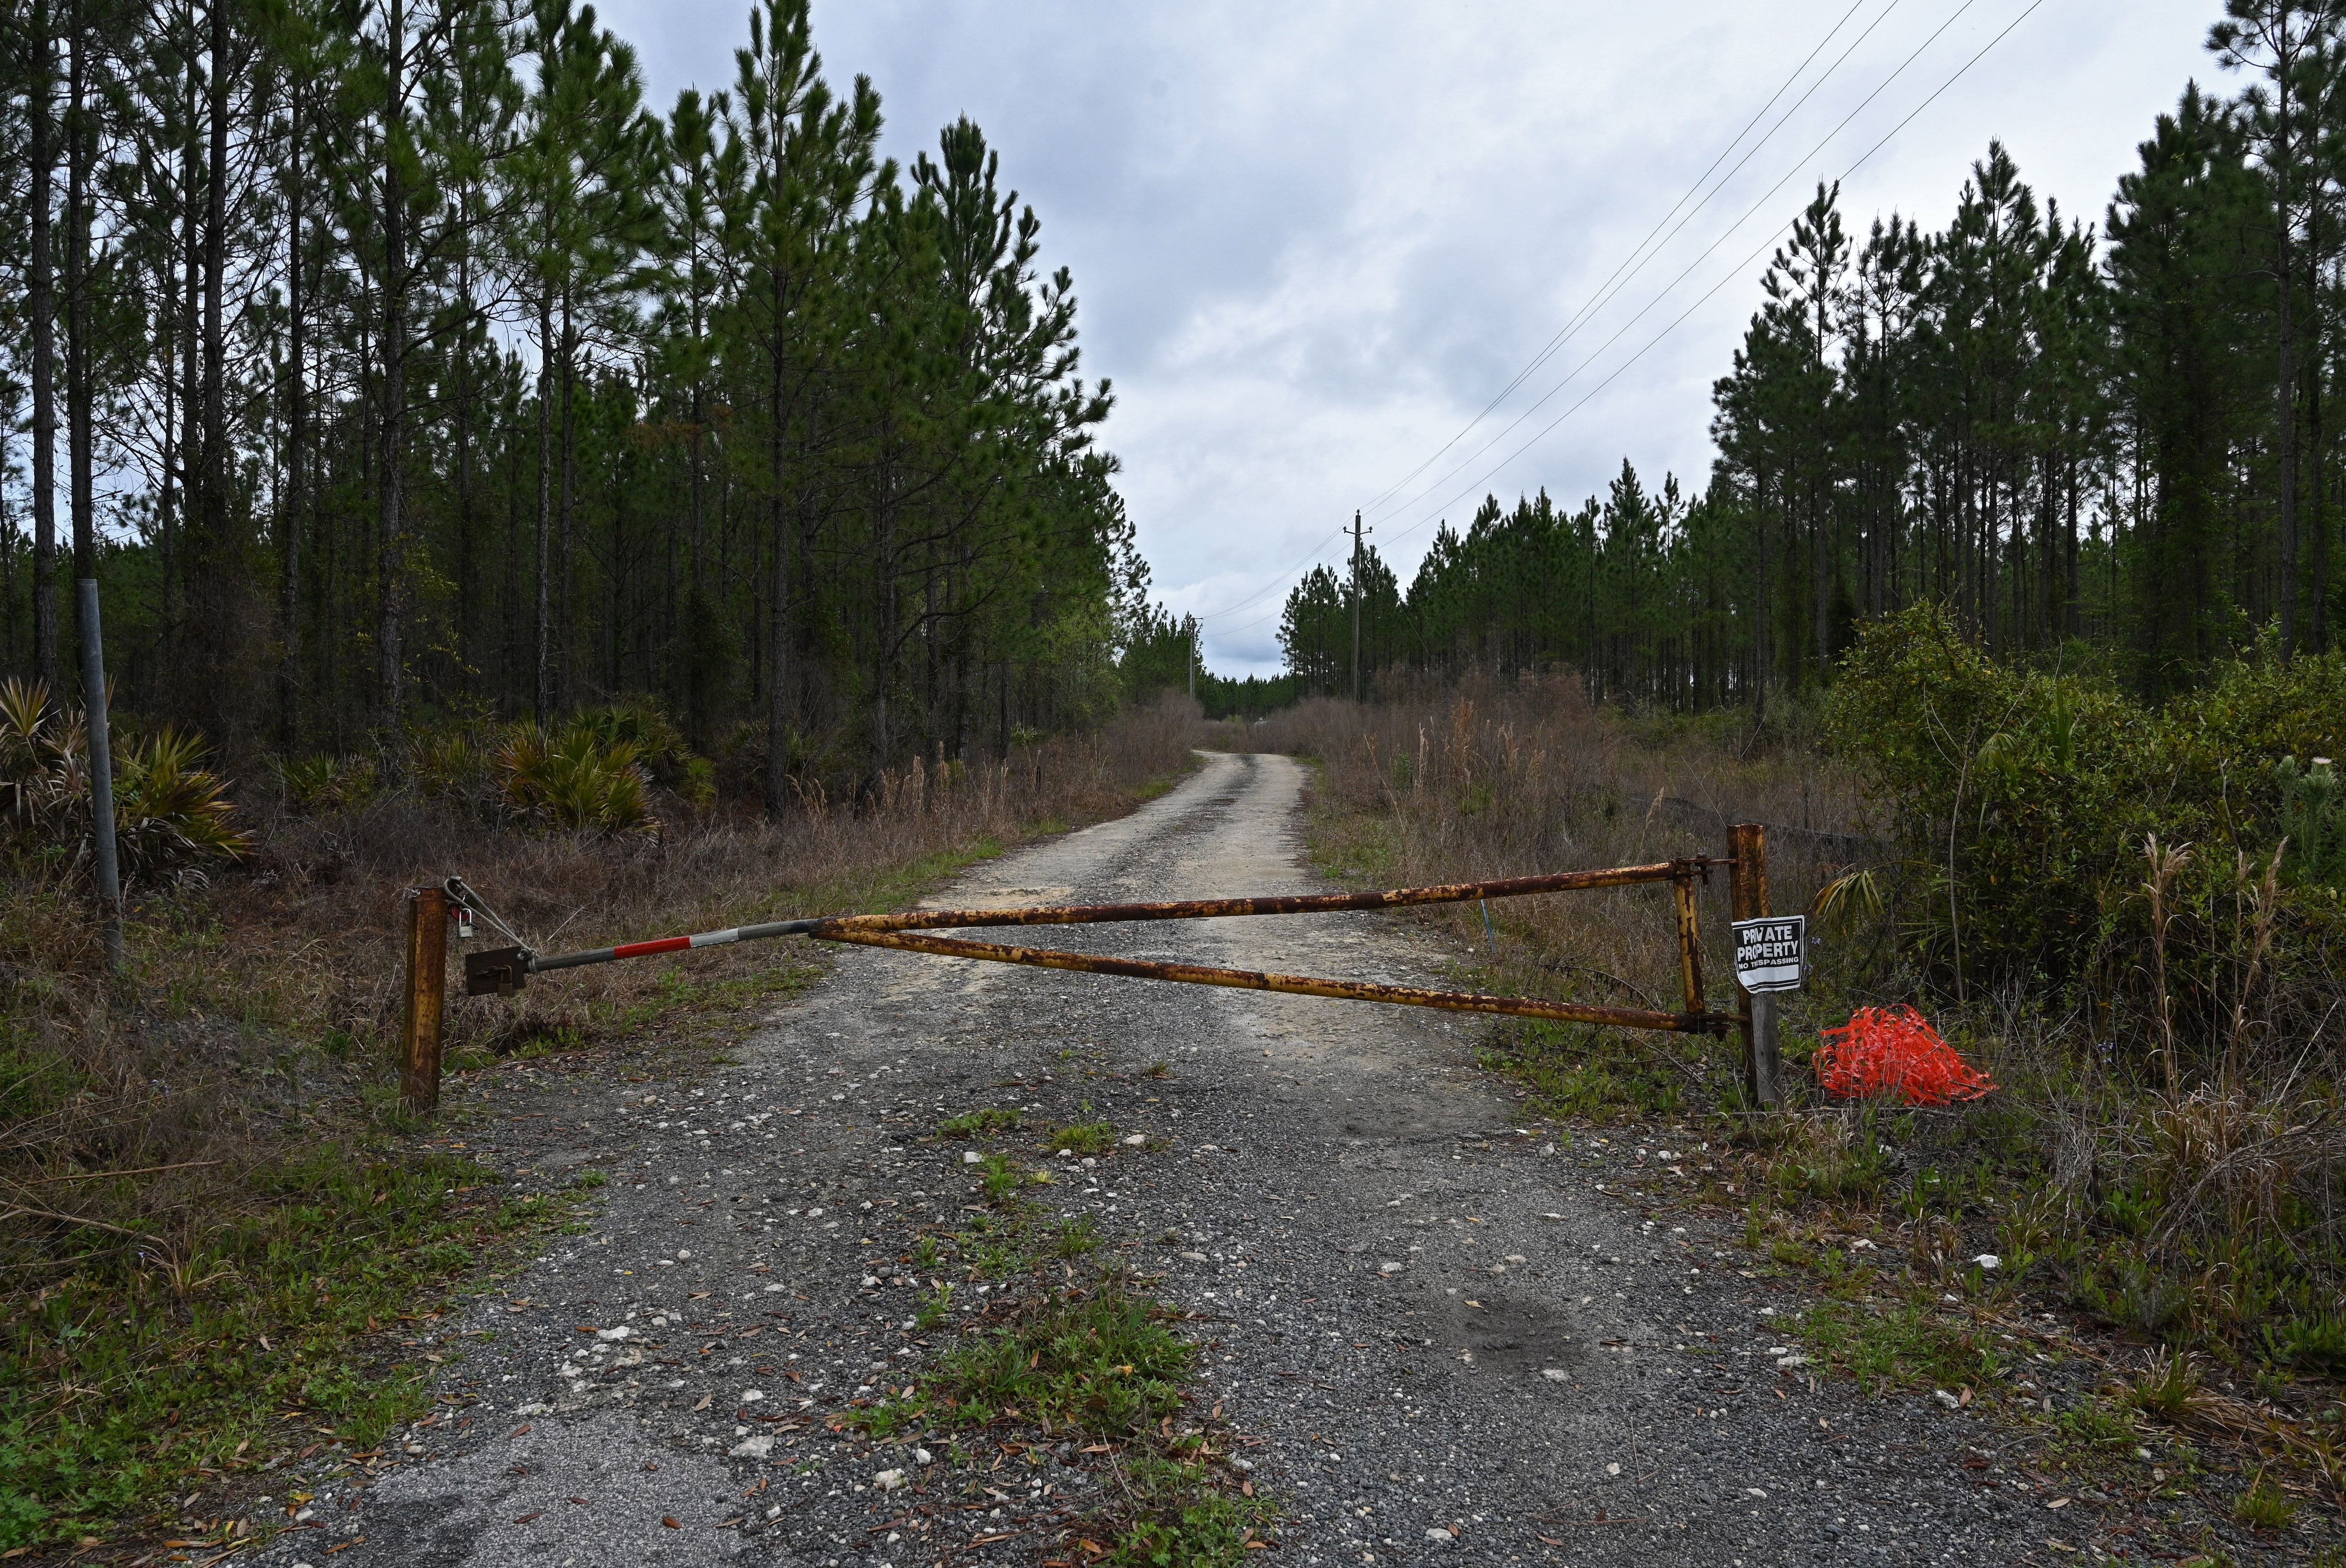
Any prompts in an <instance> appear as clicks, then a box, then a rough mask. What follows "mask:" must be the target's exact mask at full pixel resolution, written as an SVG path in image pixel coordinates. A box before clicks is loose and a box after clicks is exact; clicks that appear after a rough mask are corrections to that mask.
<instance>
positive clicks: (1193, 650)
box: [1183, 616, 1198, 701]
mask: <svg viewBox="0 0 2346 1568" xmlns="http://www.w3.org/2000/svg"><path fill="white" fill-rule="evenodd" d="M1183 618H1184V619H1185V620H1187V621H1188V623H1189V697H1190V698H1191V700H1192V701H1194V700H1196V698H1197V696H1198V617H1197V616H1184V617H1183Z"/></svg>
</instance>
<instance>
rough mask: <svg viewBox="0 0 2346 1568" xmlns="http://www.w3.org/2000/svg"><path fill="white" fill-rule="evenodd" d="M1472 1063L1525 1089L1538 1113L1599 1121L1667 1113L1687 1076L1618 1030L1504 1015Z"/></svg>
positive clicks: (1679, 1098)
mask: <svg viewBox="0 0 2346 1568" xmlns="http://www.w3.org/2000/svg"><path fill="white" fill-rule="evenodd" d="M1478 1061H1479V1064H1480V1065H1481V1066H1482V1067H1483V1068H1484V1070H1485V1071H1489V1072H1494V1073H1503V1074H1506V1075H1507V1076H1508V1077H1511V1078H1513V1079H1515V1081H1516V1082H1517V1083H1520V1084H1523V1085H1524V1086H1525V1088H1527V1089H1529V1090H1530V1091H1531V1092H1532V1098H1531V1102H1530V1105H1529V1107H1528V1108H1529V1109H1530V1110H1531V1111H1533V1112H1534V1113H1535V1114H1536V1115H1544V1116H1555V1117H1558V1118H1564V1119H1570V1120H1578V1121H1588V1122H1600V1123H1601V1122H1617V1121H1622V1120H1627V1119H1634V1118H1637V1117H1645V1116H1669V1115H1677V1114H1678V1111H1679V1109H1680V1107H1681V1105H1683V1104H1684V1102H1685V1098H1686V1089H1687V1080H1686V1075H1685V1074H1683V1073H1681V1072H1680V1071H1679V1070H1678V1068H1676V1067H1674V1066H1672V1065H1671V1064H1669V1063H1668V1062H1666V1061H1664V1060H1662V1059H1661V1058H1660V1057H1659V1056H1658V1055H1657V1054H1655V1053H1654V1052H1653V1051H1651V1050H1650V1049H1647V1046H1646V1044H1645V1042H1644V1041H1643V1039H1642V1038H1641V1037H1638V1036H1636V1035H1632V1034H1629V1033H1626V1032H1624V1031H1622V1030H1618V1029H1601V1028H1597V1027H1595V1026H1593V1025H1588V1024H1580V1023H1549V1022H1547V1021H1545V1020H1510V1021H1509V1022H1508V1023H1505V1024H1503V1025H1501V1026H1499V1028H1498V1030H1497V1031H1496V1033H1495V1038H1494V1040H1493V1042H1492V1044H1489V1045H1488V1046H1486V1047H1485V1048H1484V1050H1483V1051H1482V1052H1481V1053H1480V1054H1479V1057H1478Z"/></svg>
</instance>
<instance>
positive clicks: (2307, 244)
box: [1280, 0, 2346, 708]
mask: <svg viewBox="0 0 2346 1568" xmlns="http://www.w3.org/2000/svg"><path fill="white" fill-rule="evenodd" d="M2231 9H2232V13H2233V14H2232V16H2231V18H2230V19H2229V20H2227V21H2225V22H2223V23H2221V24H2219V25H2218V26H2217V28H2216V29H2215V30H2214V32H2213V34H2212V35H2211V38H2210V47H2211V49H2213V50H2214V51H2215V53H2216V54H2217V55H2218V56H2219V58H2220V60H2221V63H2222V64H2223V65H2225V66H2229V67H2237V68H2239V70H2241V71H2242V72H2243V73H2244V74H2245V76H2246V77H2247V78H2248V83H2249V85H2248V87H2247V90H2245V91H2244V92H2242V93H2241V95H2240V96H2239V97H2237V98H2234V99H2231V100H2229V101H2225V100H2219V99H2218V98H2215V97H2209V96H2208V95H2207V94H2204V93H2203V92H2201V91H2200V89H2199V88H2198V87H2197V86H2194V87H2190V88H2189V89H2188V90H2187V91H2186V92H2185V94H2184V96H2183V97H2182V100H2181V102H2180V104H2179V105H2178V107H2177V108H2176V110H2175V111H2174V112H2173V113H2172V114H2169V115H2164V116H2161V117H2159V119H2158V121H2157V126H2156V127H2154V130H2153V133H2152V136H2151V137H2150V139H2148V140H2147V141H2145V142H2144V143H2143V144H2142V146H2141V152H2140V159H2141V161H2140V167H2139V168H2137V169H2136V170H2135V171H2134V172H2132V173H2129V174H2127V176H2125V177H2124V178H2122V179H2121V180H2120V181H2119V185H2118V190H2117V196H2116V199H2114V200H2113V201H2112V202H2111V203H2110V205H2109V207H2108V209H2107V212H2106V217H2105V219H2104V221H2103V222H2102V224H2101V225H2100V226H2099V227H2098V228H2096V226H2094V225H2092V224H2090V223H2087V222H2081V221H2076V220H2073V219H2070V218H2068V217H2066V215H2065V214H2064V213H2063V211H2062V210H2061V209H2060V208H2059V207H2058V206H2057V204H2055V203H2052V202H2049V201H2048V202H2044V203H2040V202H2039V201H2038V200H2037V199H2036V196H2035V193H2034V192H2032V190H2031V189H2030V188H2029V187H2028V186H2027V185H2026V184H2025V182H2024V181H2023V180H2022V178H2021V177H2020V172H2019V170H2018V169H2017V168H2015V165H2014V162H2013V160H2012V158H2010V157H2009V156H2008V155H2007V154H2006V152H2005V151H2004V148H2002V147H2001V146H1998V145H1994V144H1991V146H1990V147H1989V148H1988V152H1987V156H1986V157H1985V158H1984V159H1982V160H1981V161H1980V162H1978V163H1976V164H1974V166H1973V168H1972V171H1971V178H1969V179H1968V180H1967V181H1965V183H1964V186H1963V188H1962V190H1961V192H1960V195H1959V197H1958V199H1957V202H1956V207H1955V211H1954V215H1953V219H1952V220H1951V221H1950V222H1949V223H1948V224H1947V226H1946V227H1945V228H1944V229H1942V230H1940V231H1938V232H1935V233H1932V232H1926V231H1924V230H1923V229H1922V228H1921V226H1919V225H1918V224H1916V223H1914V222H1913V221H1911V220H1910V219H1906V218H1903V217H1902V216H1899V215H1897V214H1892V215H1891V216H1889V217H1888V218H1885V219H1878V220H1876V221H1875V222H1874V223H1873V224H1872V227H1871V229H1869V230H1868V231H1867V232H1866V233H1865V234H1864V235H1863V237H1862V239H1860V238H1858V237H1855V236H1853V235H1852V234H1851V233H1850V232H1849V231H1848V230H1847V229H1845V228H1844V225H1843V221H1842V216H1841V210H1840V205H1839V201H1840V193H1839V190H1838V188H1825V187H1821V188H1819V190H1818V192H1817V195H1816V198H1815V199H1814V201H1812V202H1811V204H1810V205H1809V206H1808V208H1807V209H1806V210H1805V211H1804V212H1803V213H1802V214H1801V215H1800V218H1799V219H1798V221H1796V222H1795V223H1794V224H1793V225H1792V228H1791V232H1790V238H1789V239H1788V240H1787V242H1786V243H1785V244H1784V245H1783V246H1782V247H1781V248H1780V249H1779V250H1778V251H1777V252H1776V254H1775V257H1774V260H1773V261H1772V263H1771V264H1770V267H1769V269H1768V270H1767V273H1766V275H1765V277H1764V278H1763V279H1762V280H1761V284H1762V288H1763V289H1764V290H1765V292H1766V296H1767V298H1766V302H1765V303H1763V304H1762V305H1761V307H1760V311H1759V312H1758V313H1757V314H1756V315H1755V316H1754V317H1753V318H1752V321H1751V324H1750V326H1749V330H1748V331H1747V332H1746V333H1745V335H1744V340H1743V343H1742V346H1741V348H1740V349H1739V351H1737V353H1736V354H1735V357H1734V364H1733V367H1732V369H1731V371H1730V372H1729V374H1727V375H1726V376H1724V377H1722V378H1721V379H1720V380H1719V382H1717V384H1716V386H1715V387H1714V389H1713V398H1714V406H1715V409H1716V413H1715V416H1714V418H1713V421H1712V425H1711V430H1712V433H1713V435H1714V437H1715V439H1716V441H1717V443H1718V448H1719V456H1718V459H1717V461H1716V463H1715V464H1714V466H1713V469H1712V472H1711V474H1710V478H1709V484H1708V485H1707V486H1706V487H1704V488H1703V490H1702V491H1701V493H1700V494H1697V495H1692V496H1685V495H1681V494H1680V493H1679V490H1678V485H1677V484H1676V483H1675V482H1674V481H1668V480H1666V481H1665V482H1664V483H1663V484H1661V485H1660V486H1659V487H1658V488H1655V487H1652V486H1649V485H1647V484H1645V483H1643V482H1641V481H1640V480H1639V478H1638V476H1637V473H1635V471H1634V470H1632V469H1631V468H1630V467H1629V466H1628V464H1627V463H1624V464H1623V467H1622V470H1621V473H1620V476H1619V477H1618V478H1617V480H1615V481H1614V482H1613V484H1611V486H1610V488H1609V490H1608V491H1607V494H1605V495H1604V496H1602V497H1597V498H1591V499H1590V500H1588V501H1587V502H1586V503H1584V504H1582V505H1580V506H1578V507H1577V508H1566V507H1562V506H1558V505H1557V504H1555V503H1553V502H1551V501H1550V499H1549V498H1548V496H1547V495H1546V494H1544V493H1543V494H1539V495H1537V496H1534V497H1530V498H1527V499H1525V500H1523V501H1521V502H1519V503H1518V504H1515V506H1514V507H1513V508H1508V507H1506V506H1504V505H1503V504H1501V503H1500V502H1499V501H1498V500H1497V498H1496V497H1492V498H1489V499H1486V500H1485V501H1484V504H1483V506H1482V508H1481V510H1480V511H1479V512H1477V513H1476V514H1475V515H1474V519H1473V521H1472V522H1471V523H1470V524H1468V525H1467V526H1466V527H1465V528H1464V530H1463V531H1462V530H1459V529H1455V528H1453V527H1451V526H1450V525H1448V524H1443V527H1442V529H1441V531H1440V533H1439V534H1438V535H1437V536H1436V538H1435V540H1434V543H1433V548H1432V549H1431V550H1430V551H1429V552H1428V554H1427V555H1426V557H1425V559H1424V562H1423V565H1421V566H1420V567H1419V569H1418V572H1417V575H1416V576H1415V578H1414V579H1413V581H1412V582H1411V583H1410V584H1409V585H1408V588H1407V591H1406V592H1405V593H1404V592H1403V591H1402V589H1401V586H1400V585H1399V584H1398V583H1397V581H1396V580H1395V578H1394V575H1393V574H1392V572H1391V570H1390V569H1388V568H1387V567H1386V566H1385V565H1384V564H1383V563H1382V561H1380V560H1379V559H1377V558H1376V556H1375V555H1374V553H1373V552H1370V553H1369V558H1368V564H1367V567H1366V569H1365V570H1364V571H1363V572H1362V574H1361V585H1360V589H1359V597H1360V601H1361V603H1360V611H1361V621H1362V630H1361V660H1362V664H1363V665H1364V666H1366V667H1367V668H1368V670H1370V671H1372V672H1373V671H1376V670H1381V669H1384V668H1388V667H1396V666H1408V667H1419V668H1426V669H1434V670H1441V669H1446V668H1455V667H1464V666H1467V665H1474V666H1481V667H1497V668H1499V669H1501V670H1509V669H1524V668H1529V667H1536V666H1539V665H1542V664H1546V663H1551V662H1556V663H1565V664H1569V665H1573V666H1576V667H1579V668H1580V669H1582V670H1583V671H1584V672H1586V675H1587V677H1588V678H1589V680H1590V682H1591V684H1592V686H1593V687H1596V690H1597V691H1598V692H1599V693H1600V694H1603V695H1619V696H1625V697H1634V698H1637V699H1639V700H1643V701H1647V702H1652V703H1656V704H1663V705H1668V706H1673V707H1680V708H1690V707H1698V706H1708V705H1714V704H1721V703H1737V702H1748V701H1750V700H1752V699H1753V698H1754V697H1756V696H1759V695H1761V694H1763V693H1764V691H1765V690H1766V689H1767V688H1768V687H1787V686H1800V685H1804V684H1810V683H1813V682H1815V681H1817V680H1820V679H1821V678H1822V677H1824V675H1825V674H1826V672H1827V671H1828V670H1829V669H1831V667H1832V666H1833V664H1834V662H1835V661H1836V660H1837V659H1838V658H1839V657H1840V656H1841V654H1843V653H1844V652H1845V651H1846V650H1847V649H1848V648H1849V647H1850V646H1851V643H1852V642H1853V640H1854V638H1855V634H1856V631H1857V628H1858V626H1859V625H1860V624H1861V623H1862V622H1864V621H1866V620H1869V619H1872V618H1874V617H1879V616H1884V615H1887V614H1890V613H1892V612H1895V611H1896V610H1898V609H1900V608H1901V607H1902V606H1906V605H1909V604H1913V603H1916V602H1920V601H1932V602H1935V603H1939V604H1942V605H1944V606H1947V607H1948V608H1949V610H1950V611H1951V613H1952V614H1953V617H1954V620H1955V624H1956V625H1957V626H1960V627H1961V628H1962V631H1963V633H1964V636H1968V637H1970V638H1971V639H1973V640H1974V642H1975V643H1976V644H1977V645H1978V646H1979V647H1981V648H1982V649H1983V650H1984V651H1986V652H1988V653H1990V654H1992V655H1994V656H1996V657H2004V658H2018V659H2023V660H2042V659H2049V658H2051V657H2054V656H2055V653H2056V652H2062V650H2068V651H2067V652H2066V653H2063V657H2065V658H2068V659H2070V660H2071V662H2072V664H2073V666H2074V664H2075V663H2076V660H2078V659H2085V660H2088V661H2090V662H2092V663H2094V664H2096V666H2097V667H2101V668H2104V669H2106V670H2108V671H2110V672H2111V673H2113V674H2114V675H2116V676H2117V677H2119V678H2121V679H2122V680H2123V681H2124V682H2125V683H2126V684H2127V685H2128V686H2129V687H2132V688H2133V689H2135V690H2136V691H2137V692H2139V693H2141V694H2143V695H2145V696H2149V697H2157V696H2159V695H2162V694H2165V693H2168V692H2172V691H2175V690H2178V689H2182V688H2185V687H2190V686H2193V685H2195V684H2197V683H2198V681H2199V680H2201V679H2202V678H2203V677H2204V676H2205V674H2206V673H2207V672H2208V670H2209V669H2210V668H2212V667H2214V666H2216V665H2217V664H2218V663H2219V661H2221V660H2223V659H2225V658H2227V657H2231V656H2233V655H2235V654H2237V653H2239V652H2240V651H2242V650H2244V649H2246V648H2248V647H2252V646H2256V645H2258V644H2259V640H2260V639H2262V640H2263V641H2264V642H2265V643H2266V644H2267V646H2270V647H2273V648H2274V649H2276V650H2278V651H2280V652H2284V653H2289V652H2320V651H2324V650H2327V649H2328V648H2329V647H2331V643H2332V629H2331V628H2332V626H2333V625H2334V624H2335V623H2336V620H2337V617H2338V616H2339V615H2340V613H2341V607H2346V606H2341V585H2340V583H2339V581H2338V578H2337V575H2336V574H2334V573H2333V572H2332V571H2331V550H2332V545H2333V542H2334V536H2335V535H2336V533H2337V527H2338V523H2337V519H2338V517H2339V515H2340V513H2341V482H2346V462H2341V451H2340V443H2341V434H2346V420H2341V418H2340V417H2339V413H2338V409H2339V406H2340V402H2339V397H2338V392H2339V387H2340V382H2341V374H2346V201H2341V198H2346V92H2341V90H2340V88H2341V87H2346V48H2341V47H2340V45H2341V42H2346V38H2341V25H2346V24H2341V14H2340V12H2339V9H2338V8H2337V7H2335V6H2331V5H2300V4H2297V3H2295V0H2278V3H2256V4H2251V3H2249V0H2235V4H2234V5H2232V8H2231ZM2333 372H2337V373H2333ZM1352 599H1353V588H1352V574H1351V572H1350V570H1349V568H1347V567H1338V568H1334V569H1330V568H1327V567H1321V568H1319V569H1317V570H1315V571H1314V572H1312V573H1311V575H1308V576H1307V577H1305V578H1304V580H1303V581H1302V582H1301V583H1300V584H1299V585H1296V587H1295V588H1294V590H1293V592H1292V593H1291V594H1290V596H1289V598H1288V602H1287V606H1286V613H1285V616H1284V618H1283V621H1282V623H1281V628H1280V636H1281V642H1282V646H1283V647H1285V649H1286V654H1287V661H1288V668H1289V670H1290V672H1291V673H1292V674H1293V676H1294V677H1295V678H1296V679H1297V680H1298V681H1299V682H1301V684H1302V685H1303V686H1304V687H1307V688H1309V689H1311V690H1315V691H1342V690H1345V689H1347V688H1348V687H1349V685H1350V683H1351V681H1352Z"/></svg>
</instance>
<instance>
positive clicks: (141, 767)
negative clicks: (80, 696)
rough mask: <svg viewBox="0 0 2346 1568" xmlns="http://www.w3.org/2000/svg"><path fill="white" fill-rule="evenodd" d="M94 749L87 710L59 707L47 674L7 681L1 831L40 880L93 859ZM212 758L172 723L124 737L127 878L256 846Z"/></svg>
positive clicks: (119, 831) (171, 871)
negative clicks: (209, 764)
mask: <svg viewBox="0 0 2346 1568" xmlns="http://www.w3.org/2000/svg"><path fill="white" fill-rule="evenodd" d="M88 753H89V733H88V730H87V728H85V723H84V719H83V716H82V715H80V714H79V713H69V712H66V711H64V710H61V709H59V708H55V707H53V706H52V705H51V704H50V702H49V696H48V689H47V688H46V687H44V686H42V685H40V684H39V683H38V682H27V681H21V680H13V679H12V680H7V681H0V813H5V824H0V832H5V838H6V841H7V845H8V848H9V849H10V850H12V851H13V853H14V857H15V860H16V861H17V864H18V866H19V868H20V869H22V870H24V871H28V872H30V873H31V874H32V875H33V876H35V877H36V879H39V878H42V877H45V876H46V875H48V874H51V873H54V872H63V871H69V870H71V869H72V868H74V867H77V866H80V865H82V864H83V863H85V862H86V861H87V859H88V856H89V853H90V802H89V755H88ZM203 757H204V745H203V742H202V741H200V740H199V739H197V738H195V737H193V736H189V735H182V734H180V733H179V731H178V730H175V729H171V728H165V729H163V730H162V731H161V732H159V733H158V734H157V735H155V736H153V737H150V738H147V739H144V740H140V739H138V738H128V737H120V736H117V738H116V744H115V748H114V829H115V852H116V858H117V864H118V865H119V867H120V868H121V872H122V879H123V881H124V882H125V884H126V885H130V884H136V883H138V882H156V881H169V880H171V879H174V878H177V877H180V876H183V875H186V874H188V873H189V872H192V871H199V870H200V868H201V867H203V866H205V865H207V864H209V863H211V862H214V861H219V860H241V859H243V858H244V857H245V856H246V855H248V854H250V852H251V850H252V837H251V835H250V834H249V833H247V832H245V831H244V830H241V829H240V828H238V827H237V826H236V824H235V808H234V807H232V806H231V805H230V803H229V799H228V783H227V781H226V780H225V779H222V778H221V777H220V776H219V774H217V773H215V772H213V771H212V770H211V769H208V768H205V767H203V766H202V765H201V764H202V762H203Z"/></svg>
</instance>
